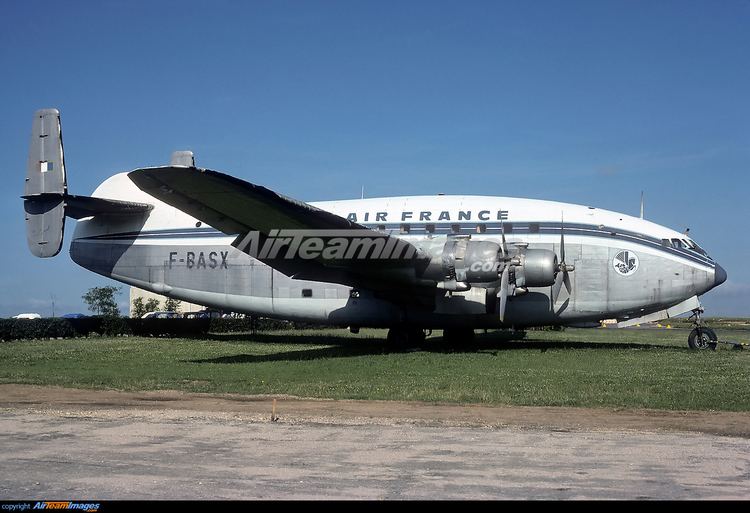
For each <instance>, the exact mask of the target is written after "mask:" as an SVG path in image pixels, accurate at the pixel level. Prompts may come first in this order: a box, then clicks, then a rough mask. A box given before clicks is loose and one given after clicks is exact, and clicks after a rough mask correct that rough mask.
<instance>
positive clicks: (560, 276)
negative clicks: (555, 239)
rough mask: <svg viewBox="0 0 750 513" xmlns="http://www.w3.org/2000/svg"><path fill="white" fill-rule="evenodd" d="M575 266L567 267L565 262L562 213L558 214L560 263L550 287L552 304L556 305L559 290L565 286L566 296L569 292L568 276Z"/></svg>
mask: <svg viewBox="0 0 750 513" xmlns="http://www.w3.org/2000/svg"><path fill="white" fill-rule="evenodd" d="M574 270H575V266H573V265H568V264H567V263H566V262H565V219H564V218H563V215H562V213H561V214H560V263H559V264H557V274H556V275H555V283H554V285H552V304H553V305H554V304H555V303H557V298H558V297H559V296H560V290H562V286H563V285H565V290H567V291H568V295H570V292H571V290H572V289H571V286H570V276H569V275H568V273H569V272H571V271H574Z"/></svg>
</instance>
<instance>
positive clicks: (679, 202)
mask: <svg viewBox="0 0 750 513" xmlns="http://www.w3.org/2000/svg"><path fill="white" fill-rule="evenodd" d="M749 26H750V2H747V1H733V0H723V1H721V2H716V1H705V2H695V1H675V2H668V1H643V2H639V1H622V2H619V1H591V2H579V1H565V2H561V1H538V2H501V1H490V2H467V1H461V2H458V1H456V2H439V1H429V2H417V1H399V2H396V1H383V0H379V1H373V2H367V1H342V2H330V1H317V2H313V1H293V2H286V1H268V2H249V1H236V2H226V1H217V0H213V1H210V2H209V1H201V2H191V1H184V0H183V1H179V2H178V1H174V2H155V1H153V2H152V1H149V2H141V1H132V0H129V1H97V2H94V1H91V2H82V1H70V2H59V1H47V0H39V1H35V2H13V1H6V2H2V3H0V73H1V74H0V77H2V79H0V98H2V100H0V105H1V106H2V108H1V109H0V113H2V119H1V120H0V173H2V177H3V183H4V184H5V186H4V187H2V189H1V190H0V194H1V195H2V196H1V199H2V201H1V202H0V209H1V210H0V213H1V214H2V216H1V217H0V219H2V221H0V222H2V229H3V232H4V234H5V243H4V249H3V251H2V252H1V253H0V255H2V257H1V258H2V264H3V265H2V271H0V273H1V274H0V290H2V291H4V294H2V296H1V297H0V316H10V315H14V314H16V313H19V312H26V311H34V312H39V313H42V314H43V315H50V314H51V313H52V310H51V306H52V300H53V298H54V300H55V304H56V307H55V308H56V313H57V314H60V313H66V312H79V311H85V307H84V305H83V303H82V301H81V299H80V296H81V295H82V294H83V293H84V292H85V291H86V290H87V289H88V288H89V287H92V286H96V285H103V284H108V283H110V282H109V281H108V280H106V279H105V278H103V277H99V276H97V275H94V274H91V273H89V272H88V271H85V270H83V269H81V268H79V267H78V266H76V265H75V264H74V263H73V262H72V261H71V260H70V258H69V256H68V255H67V242H66V250H65V251H64V252H63V253H61V254H60V255H59V256H58V257H56V258H54V259H46V260H41V259H35V258H33V257H32V256H31V255H30V254H29V252H28V250H27V248H26V242H25V234H24V222H23V213H22V204H21V200H20V199H19V196H20V195H21V194H22V190H23V176H24V173H25V166H26V158H27V151H28V150H27V148H28V141H29V134H30V128H31V118H32V114H33V112H34V110H36V109H38V108H43V107H57V108H59V109H60V110H61V112H62V121H63V131H64V137H65V154H66V164H67V167H68V183H69V187H70V189H71V191H72V192H74V193H77V194H89V193H91V192H92V191H93V190H94V188H95V187H96V186H97V185H98V184H99V183H100V182H101V181H103V180H104V179H105V178H107V177H108V176H110V175H111V174H113V173H116V172H120V171H127V170H130V169H134V168H137V167H141V166H145V165H158V164H164V163H167V162H168V160H169V155H170V153H171V152H172V151H173V150H175V149H192V150H193V151H195V153H196V159H197V162H198V164H199V165H201V166H204V167H209V168H212V169H217V170H221V171H225V172H228V173H231V174H234V175H236V176H239V177H241V178H244V179H247V180H249V181H253V182H256V183H260V184H263V185H266V186H268V187H270V188H273V189H275V190H277V191H279V192H282V193H284V194H287V195H289V196H292V197H296V198H299V199H302V200H308V201H314V200H324V199H337V198H352V197H358V196H359V193H360V189H361V187H362V186H364V187H365V194H366V195H367V196H370V197H373V196H385V195H405V194H422V193H435V192H445V193H462V194H491V195H495V194H496V195H508V196H520V197H532V198H542V199H553V200H558V201H565V202H571V203H581V204H586V205H594V206H598V207H601V208H607V209H610V210H615V211H620V212H625V213H631V214H637V212H638V204H639V197H640V191H641V190H645V195H646V217H647V218H648V219H650V220H652V221H654V222H657V223H659V224H663V225H666V226H670V227H672V228H675V229H679V230H683V229H684V228H685V227H690V233H691V234H692V236H693V237H694V238H695V239H696V240H697V241H698V242H699V243H700V244H701V245H703V246H704V247H705V248H706V249H708V251H709V253H710V254H711V255H712V256H713V257H714V258H715V259H716V260H718V261H719V262H720V263H721V264H722V265H723V266H724V267H725V268H726V270H727V272H728V274H729V280H728V282H727V283H725V284H724V285H723V286H722V287H719V288H718V289H716V290H715V291H712V292H711V293H709V294H707V295H706V296H705V297H704V303H705V306H706V307H707V309H708V312H707V313H708V314H713V315H744V316H750V265H749V264H748V261H750V237H749V236H748V220H749V219H750V215H749V214H750V205H749V199H748V193H750V174H749V173H748V171H749V169H748V167H749V166H750V93H748V91H750V65H748V55H749V54H750V30H748V27H749ZM71 232H72V223H70V224H69V225H68V237H67V238H66V239H67V240H69V234H70V233H71ZM121 302H122V304H123V307H125V306H126V304H127V298H126V297H125V295H123V296H122V297H121Z"/></svg>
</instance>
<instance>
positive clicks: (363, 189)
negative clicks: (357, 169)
mask: <svg viewBox="0 0 750 513" xmlns="http://www.w3.org/2000/svg"><path fill="white" fill-rule="evenodd" d="M359 199H365V186H364V185H363V186H362V195H361V196H360V198H359Z"/></svg>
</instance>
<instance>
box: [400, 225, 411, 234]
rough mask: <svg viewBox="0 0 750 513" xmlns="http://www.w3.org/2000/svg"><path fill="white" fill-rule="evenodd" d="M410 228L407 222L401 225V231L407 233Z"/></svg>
mask: <svg viewBox="0 0 750 513" xmlns="http://www.w3.org/2000/svg"><path fill="white" fill-rule="evenodd" d="M410 230H411V226H409V225H408V224H402V225H401V233H409V231H410Z"/></svg>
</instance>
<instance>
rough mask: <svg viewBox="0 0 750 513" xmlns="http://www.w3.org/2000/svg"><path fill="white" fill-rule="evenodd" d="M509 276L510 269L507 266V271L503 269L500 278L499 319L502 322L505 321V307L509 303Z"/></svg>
mask: <svg viewBox="0 0 750 513" xmlns="http://www.w3.org/2000/svg"><path fill="white" fill-rule="evenodd" d="M509 276H510V267H509V266H507V265H506V266H505V269H503V274H502V276H501V277H500V308H499V310H498V317H499V318H500V322H504V321H505V306H506V305H507V303H508V282H509Z"/></svg>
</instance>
